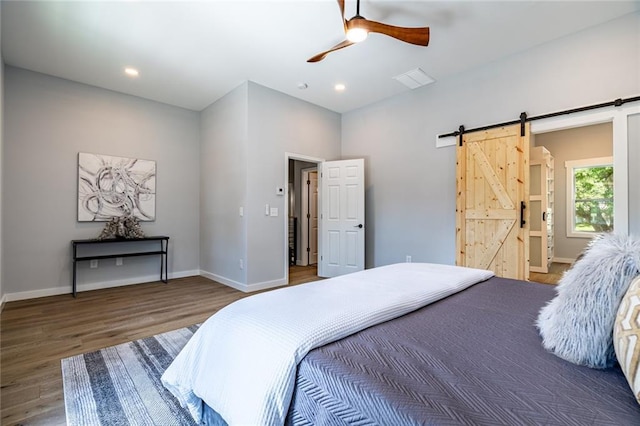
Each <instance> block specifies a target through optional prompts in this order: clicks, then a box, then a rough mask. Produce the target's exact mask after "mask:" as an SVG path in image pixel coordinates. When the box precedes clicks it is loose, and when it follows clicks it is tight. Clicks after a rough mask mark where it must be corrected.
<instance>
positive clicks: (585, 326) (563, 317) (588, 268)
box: [536, 234, 640, 368]
mask: <svg viewBox="0 0 640 426" xmlns="http://www.w3.org/2000/svg"><path fill="white" fill-rule="evenodd" d="M639 274H640V240H635V239H634V238H632V237H629V236H627V235H617V234H604V235H602V236H600V237H597V238H594V240H592V242H591V243H590V245H589V247H588V248H587V250H586V251H585V253H584V256H583V257H582V258H581V259H580V260H578V261H577V262H576V263H575V264H574V265H573V267H572V268H571V269H569V270H568V271H567V272H565V274H564V276H563V277H562V279H561V280H560V283H559V284H558V287H557V289H556V291H557V296H556V297H555V298H553V299H552V300H551V301H550V302H549V303H548V304H547V305H546V306H544V307H543V308H542V310H541V311H540V314H539V316H538V320H537V323H536V325H537V327H538V329H539V331H540V335H541V336H542V345H543V346H544V347H545V348H546V349H547V350H549V351H551V352H552V353H554V354H555V355H557V356H559V357H560V358H563V359H565V360H567V361H570V362H573V363H575V364H579V365H586V366H588V367H592V368H606V367H611V366H613V365H614V364H615V362H616V356H615V351H614V348H613V325H614V322H615V318H616V312H617V311H618V306H619V305H620V300H621V299H622V297H623V296H624V294H625V292H626V291H627V288H628V287H629V284H630V283H631V280H632V279H633V278H634V277H635V276H637V275H639Z"/></svg>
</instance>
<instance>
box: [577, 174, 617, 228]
mask: <svg viewBox="0 0 640 426" xmlns="http://www.w3.org/2000/svg"><path fill="white" fill-rule="evenodd" d="M574 191H575V192H574V194H575V201H574V214H575V222H574V224H575V226H574V230H575V231H578V232H608V231H612V230H613V166H597V167H583V168H576V169H574Z"/></svg>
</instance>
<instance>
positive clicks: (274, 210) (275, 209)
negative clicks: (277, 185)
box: [271, 207, 278, 216]
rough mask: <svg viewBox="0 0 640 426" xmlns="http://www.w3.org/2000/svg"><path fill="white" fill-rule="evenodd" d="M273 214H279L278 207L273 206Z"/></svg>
mask: <svg viewBox="0 0 640 426" xmlns="http://www.w3.org/2000/svg"><path fill="white" fill-rule="evenodd" d="M271 216H278V208H277V207H271Z"/></svg>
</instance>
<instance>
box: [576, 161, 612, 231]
mask: <svg viewBox="0 0 640 426" xmlns="http://www.w3.org/2000/svg"><path fill="white" fill-rule="evenodd" d="M564 167H565V169H566V171H567V181H566V183H565V187H566V191H567V204H566V209H567V222H566V229H567V238H593V237H595V236H596V235H598V234H600V232H595V231H593V232H585V231H576V230H575V225H576V224H575V218H576V215H575V210H576V208H575V198H576V197H575V189H576V188H575V170H576V169H583V168H587V167H613V168H614V170H613V173H614V180H615V167H614V163H613V156H610V157H596V158H585V159H582V160H568V161H565V163H564ZM613 199H614V211H615V193H614V196H613ZM614 229H615V218H614Z"/></svg>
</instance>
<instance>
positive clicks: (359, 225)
mask: <svg viewBox="0 0 640 426" xmlns="http://www.w3.org/2000/svg"><path fill="white" fill-rule="evenodd" d="M354 228H362V224H361V223H359V224H358V225H355V226H354Z"/></svg>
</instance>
